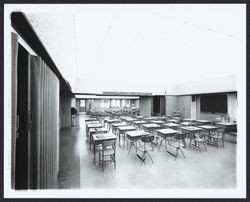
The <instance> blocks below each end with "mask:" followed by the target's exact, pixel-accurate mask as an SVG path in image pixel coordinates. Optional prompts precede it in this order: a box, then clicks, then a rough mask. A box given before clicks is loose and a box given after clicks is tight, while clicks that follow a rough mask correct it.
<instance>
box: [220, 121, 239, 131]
mask: <svg viewBox="0 0 250 202" xmlns="http://www.w3.org/2000/svg"><path fill="white" fill-rule="evenodd" d="M215 125H217V126H219V127H220V128H224V129H225V132H230V131H231V130H233V129H235V128H237V123H234V122H217V123H215Z"/></svg>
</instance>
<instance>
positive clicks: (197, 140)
mask: <svg viewBox="0 0 250 202" xmlns="http://www.w3.org/2000/svg"><path fill="white" fill-rule="evenodd" d="M194 141H196V142H205V140H204V139H201V138H199V137H196V138H194Z"/></svg>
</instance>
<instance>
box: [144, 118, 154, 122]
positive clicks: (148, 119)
mask: <svg viewBox="0 0 250 202" xmlns="http://www.w3.org/2000/svg"><path fill="white" fill-rule="evenodd" d="M143 120H147V121H150V120H155V118H154V117H147V118H143Z"/></svg>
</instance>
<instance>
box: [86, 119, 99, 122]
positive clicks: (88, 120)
mask: <svg viewBox="0 0 250 202" xmlns="http://www.w3.org/2000/svg"><path fill="white" fill-rule="evenodd" d="M90 121H97V120H96V118H86V119H85V122H90Z"/></svg>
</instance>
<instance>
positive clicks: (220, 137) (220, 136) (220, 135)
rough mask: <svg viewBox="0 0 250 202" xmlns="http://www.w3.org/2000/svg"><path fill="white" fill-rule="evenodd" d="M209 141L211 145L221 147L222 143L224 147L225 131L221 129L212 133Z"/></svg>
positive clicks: (209, 135)
mask: <svg viewBox="0 0 250 202" xmlns="http://www.w3.org/2000/svg"><path fill="white" fill-rule="evenodd" d="M207 137H208V140H207V142H208V143H210V144H213V145H215V146H217V147H219V144H220V143H221V144H222V146H223V147H224V139H225V129H223V128H220V129H218V130H217V131H213V132H210V134H208V135H207Z"/></svg>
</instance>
